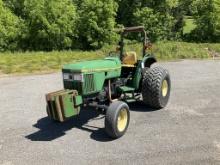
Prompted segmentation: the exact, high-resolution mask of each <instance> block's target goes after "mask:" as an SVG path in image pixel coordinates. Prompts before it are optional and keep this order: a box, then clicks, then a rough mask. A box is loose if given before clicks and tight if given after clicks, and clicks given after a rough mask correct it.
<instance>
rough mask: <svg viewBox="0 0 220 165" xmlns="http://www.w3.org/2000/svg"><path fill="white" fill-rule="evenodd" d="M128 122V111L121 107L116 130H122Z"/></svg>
mask: <svg viewBox="0 0 220 165" xmlns="http://www.w3.org/2000/svg"><path fill="white" fill-rule="evenodd" d="M127 122H128V113H127V110H126V109H122V110H121V111H120V112H119V115H118V125H117V126H118V130H119V131H120V132H123V131H124V130H125V128H126V126H127Z"/></svg>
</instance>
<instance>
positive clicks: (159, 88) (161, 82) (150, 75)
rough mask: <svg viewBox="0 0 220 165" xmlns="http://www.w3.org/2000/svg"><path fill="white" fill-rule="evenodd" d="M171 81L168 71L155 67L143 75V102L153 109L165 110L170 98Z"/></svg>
mask: <svg viewBox="0 0 220 165" xmlns="http://www.w3.org/2000/svg"><path fill="white" fill-rule="evenodd" d="M170 89H171V81H170V75H169V73H168V71H167V70H165V69H163V68H161V67H155V68H152V69H149V70H146V72H145V73H144V75H143V82H142V96H143V102H144V103H145V104H147V105H149V106H151V107H152V108H156V109H160V108H164V107H165V106H166V105H167V103H168V101H169V97H170Z"/></svg>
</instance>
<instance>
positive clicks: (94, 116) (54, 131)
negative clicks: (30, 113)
mask: <svg viewBox="0 0 220 165" xmlns="http://www.w3.org/2000/svg"><path fill="white" fill-rule="evenodd" d="M103 118H104V116H103V115H100V113H98V112H97V111H96V110H94V109H93V108H83V109H82V110H81V112H80V115H79V116H77V117H74V118H72V119H70V120H68V121H66V122H64V123H59V122H54V121H52V120H51V119H49V118H48V117H44V118H42V119H40V120H38V121H37V123H36V124H34V125H33V127H35V128H38V129H39V130H38V131H37V132H34V133H32V134H30V135H27V136H25V138H27V139H29V140H31V141H53V140H55V139H58V138H60V137H62V136H64V135H66V132H67V131H69V130H71V129H73V128H77V129H80V130H83V131H87V132H89V133H91V135H90V137H91V139H93V140H96V141H100V142H108V141H112V139H111V138H109V137H108V136H107V135H106V133H105V130H104V128H99V127H94V126H90V125H89V124H88V122H89V121H92V120H103ZM73 131H74V130H73Z"/></svg>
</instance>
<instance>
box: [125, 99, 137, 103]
mask: <svg viewBox="0 0 220 165" xmlns="http://www.w3.org/2000/svg"><path fill="white" fill-rule="evenodd" d="M136 101H137V100H135V99H127V100H126V102H127V103H133V102H136Z"/></svg>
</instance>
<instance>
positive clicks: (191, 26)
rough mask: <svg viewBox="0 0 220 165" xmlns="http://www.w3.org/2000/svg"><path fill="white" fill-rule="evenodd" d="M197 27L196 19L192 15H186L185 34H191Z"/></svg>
mask: <svg viewBox="0 0 220 165" xmlns="http://www.w3.org/2000/svg"><path fill="white" fill-rule="evenodd" d="M195 28H196V24H195V22H194V19H192V18H191V17H186V18H185V26H184V28H183V34H189V33H190V32H191V31H192V30H194V29H195Z"/></svg>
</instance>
